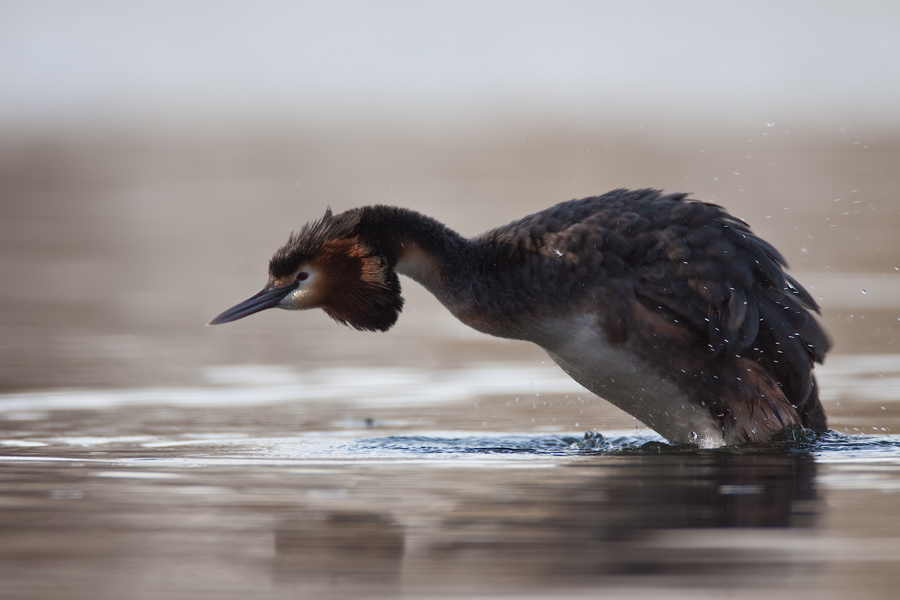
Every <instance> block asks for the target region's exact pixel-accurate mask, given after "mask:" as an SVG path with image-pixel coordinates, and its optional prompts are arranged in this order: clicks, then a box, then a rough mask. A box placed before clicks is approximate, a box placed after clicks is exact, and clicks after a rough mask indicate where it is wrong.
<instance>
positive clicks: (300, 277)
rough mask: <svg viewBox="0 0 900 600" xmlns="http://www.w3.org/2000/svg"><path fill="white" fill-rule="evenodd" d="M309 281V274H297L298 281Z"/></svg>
mask: <svg viewBox="0 0 900 600" xmlns="http://www.w3.org/2000/svg"><path fill="white" fill-rule="evenodd" d="M307 279H309V273H304V272H303V271H301V272H299V273H297V281H306V280H307Z"/></svg>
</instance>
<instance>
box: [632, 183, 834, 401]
mask: <svg viewBox="0 0 900 600" xmlns="http://www.w3.org/2000/svg"><path fill="white" fill-rule="evenodd" d="M655 203H656V206H655V207H654V209H648V210H646V211H645V212H644V214H647V215H651V217H650V219H649V220H650V221H651V222H650V224H649V227H648V228H647V229H646V230H645V231H644V232H642V233H639V234H638V235H637V237H638V238H641V240H642V241H641V244H640V245H641V246H642V247H644V248H646V249H648V252H646V253H645V254H644V257H643V258H642V260H641V261H639V263H637V264H635V265H634V267H635V272H636V274H637V285H636V286H635V291H636V293H637V294H638V296H639V297H640V298H642V299H643V301H644V302H645V303H648V304H651V305H657V306H659V307H662V308H663V309H665V310H668V311H670V312H671V313H673V314H674V315H677V317H679V318H682V319H685V320H686V321H687V322H689V323H690V324H691V325H692V326H693V327H694V328H696V329H697V330H698V331H701V332H704V333H705V335H706V338H707V341H708V344H709V348H710V352H711V353H712V354H713V355H721V354H722V353H729V354H732V355H735V356H742V357H744V358H750V359H752V360H754V361H755V362H757V363H758V364H760V365H761V366H762V367H763V368H764V369H765V370H766V371H767V372H769V373H770V374H772V375H773V377H774V378H775V380H776V381H777V382H778V383H779V385H780V386H781V388H782V390H783V391H784V393H785V395H786V396H787V398H788V400H790V402H791V403H792V404H793V405H794V406H797V407H803V405H804V404H805V403H806V402H807V400H809V399H810V394H811V393H812V392H813V389H814V380H813V378H812V366H813V362H814V361H816V362H821V361H822V359H823V358H824V356H825V353H826V352H827V351H828V349H829V348H830V345H831V344H830V342H829V340H828V337H827V336H826V334H825V332H824V331H823V330H822V329H821V327H820V326H819V324H818V323H817V322H816V320H815V319H814V318H813V317H812V315H811V314H810V313H811V311H815V312H818V310H819V308H818V306H817V304H816V302H815V301H814V300H813V298H812V297H811V296H810V295H809V293H808V292H807V291H806V290H804V289H803V287H802V286H801V285H800V284H799V283H797V281H796V280H794V279H793V278H792V277H790V276H789V275H787V274H786V273H785V272H784V270H783V267H785V266H786V263H785V260H784V258H783V257H782V256H781V254H780V253H779V252H778V251H777V250H776V249H775V248H773V247H772V246H771V245H770V244H768V243H767V242H765V241H763V240H762V239H760V238H758V237H756V236H755V235H754V234H753V233H752V232H751V230H750V228H749V227H748V226H747V224H746V223H744V222H743V221H741V220H739V219H737V218H735V217H732V216H731V215H729V214H727V213H726V212H725V211H724V210H723V209H722V208H721V207H719V206H716V205H713V204H706V203H702V202H696V201H690V200H687V199H686V197H685V196H683V195H670V196H660V197H657V198H656V199H655ZM622 234H623V235H627V232H622ZM816 402H817V401H816Z"/></svg>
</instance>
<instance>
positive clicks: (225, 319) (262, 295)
mask: <svg viewBox="0 0 900 600" xmlns="http://www.w3.org/2000/svg"><path fill="white" fill-rule="evenodd" d="M295 289H297V286H296V285H288V286H284V287H277V288H270V287H268V286H266V287H264V288H263V289H262V291H260V292H259V293H258V294H255V295H253V296H250V297H249V298H247V299H246V300H244V301H243V302H241V303H240V304H235V305H234V306H232V307H231V308H229V309H228V310H226V311H225V312H223V313H222V314H220V315H219V316H217V317H216V318H215V319H213V320H212V321H210V322H209V323H207V325H221V324H222V323H230V322H231V321H237V320H238V319H243V318H244V317H247V316H250V315H252V314H253V313H258V312H259V311H261V310H266V309H267V308H272V307H274V306H278V303H279V302H281V299H282V298H284V297H285V296H287V295H288V294H290V293H291V292H293V291H294V290H295Z"/></svg>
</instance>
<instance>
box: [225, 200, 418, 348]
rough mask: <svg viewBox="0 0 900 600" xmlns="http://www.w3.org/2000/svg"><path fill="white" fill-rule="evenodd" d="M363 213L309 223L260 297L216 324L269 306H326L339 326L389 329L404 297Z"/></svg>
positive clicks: (280, 258) (282, 254) (285, 249)
mask: <svg viewBox="0 0 900 600" xmlns="http://www.w3.org/2000/svg"><path fill="white" fill-rule="evenodd" d="M362 222H363V219H362V215H361V210H360V209H357V210H351V211H347V212H344V213H341V214H339V215H337V216H335V215H333V214H332V212H331V209H328V210H327V211H326V212H325V216H324V217H322V219H320V220H318V221H313V222H311V223H307V224H306V225H305V226H304V227H303V228H302V229H301V230H300V232H299V233H293V234H291V236H290V238H289V239H288V241H287V243H286V244H285V245H284V246H282V247H281V248H279V249H278V251H276V252H275V254H274V255H273V256H272V259H271V260H270V261H269V281H268V283H267V284H266V286H265V287H264V288H263V289H262V290H261V291H260V292H259V293H257V294H256V295H254V296H251V297H250V298H247V299H246V300H244V301H243V302H241V303H239V304H237V305H235V306H233V307H231V308H229V309H228V310H226V311H225V312H223V313H222V314H220V315H218V316H217V317H216V318H214V319H213V320H212V321H210V322H209V324H210V325H219V324H221V323H229V322H231V321H236V320H238V319H242V318H244V317H247V316H249V315H252V314H254V313H257V312H260V311H262V310H265V309H267V308H283V309H287V310H305V309H310V308H321V309H322V310H324V311H325V312H326V313H327V314H328V315H329V316H330V317H332V318H333V319H334V320H336V321H338V322H339V323H344V324H346V325H350V326H351V327H355V328H356V329H361V330H367V331H387V330H388V329H390V328H391V327H392V326H393V325H394V323H396V322H397V317H398V316H399V315H400V310H401V309H402V308H403V298H402V297H401V296H400V281H399V279H398V278H397V273H396V272H395V270H394V266H393V264H392V262H393V261H396V258H394V259H393V261H392V260H391V259H390V258H389V257H388V255H387V254H386V253H385V251H384V250H383V246H382V245H381V244H379V243H378V242H379V241H378V240H377V239H374V236H373V235H371V234H367V233H366V232H364V229H365V227H362V226H361V224H362Z"/></svg>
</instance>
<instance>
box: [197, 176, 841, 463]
mask: <svg viewBox="0 0 900 600" xmlns="http://www.w3.org/2000/svg"><path fill="white" fill-rule="evenodd" d="M784 266H785V261H784V259H783V258H782V256H781V255H780V254H779V253H778V251H777V250H775V249H774V248H773V247H772V246H771V245H769V244H768V243H766V242H765V241H763V240H761V239H760V238H758V237H756V236H755V235H753V233H752V232H751V231H750V228H749V227H748V226H747V225H746V224H745V223H744V222H742V221H740V220H739V219H736V218H734V217H732V216H730V215H728V214H727V213H726V212H725V211H724V210H723V209H722V208H720V207H718V206H715V205H712V204H706V203H703V202H698V201H695V200H690V199H688V198H687V197H686V195H683V194H671V195H662V194H661V193H660V192H657V191H654V190H637V191H628V190H616V191H613V192H610V193H608V194H604V195H602V196H596V197H591V198H584V199H581V200H572V201H569V202H563V203H560V204H557V205H556V206H553V207H551V208H548V209H546V210H544V211H541V212H538V213H535V214H533V215H529V216H527V217H525V218H523V219H520V220H518V221H514V222H512V223H510V224H508V225H504V226H502V227H499V228H497V229H494V230H491V231H488V232H486V233H484V234H481V235H479V236H476V237H474V238H471V239H466V238H464V237H462V236H460V235H459V234H457V233H456V232H454V231H452V230H450V229H449V228H447V227H446V226H444V225H442V224H441V223H439V222H437V221H435V220H434V219H431V218H429V217H426V216H424V215H421V214H419V213H416V212H414V211H411V210H407V209H402V208H396V207H387V206H369V207H363V208H359V209H353V210H350V211H347V212H344V213H341V214H338V215H333V214H331V212H330V211H329V212H328V213H326V215H325V217H323V218H322V219H321V220H319V221H316V222H313V223H310V224H307V225H306V226H305V227H304V228H303V229H301V231H300V232H299V233H297V234H293V235H292V236H291V238H290V239H289V241H288V243H287V244H285V246H283V247H282V248H281V249H279V250H278V251H277V252H276V253H275V255H274V256H273V257H272V260H271V262H270V264H269V283H268V284H267V285H266V287H265V288H264V289H263V291H262V292H260V293H259V294H257V295H256V296H254V297H253V298H250V299H248V300H247V301H245V302H243V303H241V304H239V305H237V306H235V307H234V308H232V309H229V310H228V311H226V312H225V313H223V314H222V315H220V316H219V317H217V318H216V319H214V320H213V321H212V323H213V324H217V323H224V322H228V321H232V320H235V319H238V318H242V317H244V316H247V315H249V314H252V313H253V312H257V311H259V310H262V309H265V308H270V307H279V308H287V309H306V308H322V309H323V310H325V312H326V313H328V314H329V315H330V316H332V317H333V318H334V319H336V320H337V321H339V322H342V323H346V324H348V325H351V326H353V327H356V328H357V329H363V330H374V331H386V330H387V329H389V328H390V327H391V326H392V325H393V324H394V323H395V322H396V320H397V318H398V316H399V313H400V311H401V309H402V307H403V300H402V298H401V295H400V282H399V279H398V277H397V274H398V273H399V274H403V275H408V276H409V277H411V278H412V279H414V280H416V281H418V282H419V283H421V284H422V285H424V286H425V287H426V288H427V289H428V290H429V291H431V292H432V293H433V294H434V295H435V296H436V297H437V298H438V299H439V300H440V301H441V303H442V304H444V306H446V307H447V308H448V309H449V310H450V311H451V312H452V313H453V314H454V315H455V316H456V317H457V318H459V319H460V320H461V321H462V322H464V323H466V324H467V325H470V326H472V327H474V328H475V329H478V330H480V331H484V332H486V333H489V334H492V335H497V336H500V337H506V338H514V339H522V340H527V341H531V342H534V343H536V344H538V345H540V346H541V347H543V348H544V349H545V350H546V351H547V352H548V353H549V354H550V356H551V357H552V358H553V359H554V360H555V361H556V362H557V363H558V364H559V365H560V366H561V367H562V368H563V369H564V370H565V371H566V372H567V373H569V374H570V375H571V376H572V377H573V378H574V379H576V380H577V381H579V382H580V383H581V384H582V385H584V386H585V387H587V388H588V389H590V390H591V391H593V392H595V393H596V394H598V395H599V396H601V397H603V398H605V399H607V400H609V401H610V402H612V403H613V404H616V405H617V406H619V407H620V408H622V409H623V410H625V411H626V412H629V413H631V414H632V415H634V416H635V417H636V418H638V419H639V420H641V421H642V422H644V423H645V424H647V425H648V426H650V427H651V428H653V429H655V430H656V431H658V432H659V433H661V434H662V435H663V436H665V437H666V438H668V439H670V440H672V441H675V442H681V443H694V444H698V445H701V446H720V445H733V444H742V443H747V442H758V443H766V442H769V441H770V440H771V438H772V436H775V435H777V434H779V433H780V432H782V431H783V430H785V429H788V428H792V427H794V426H804V427H808V428H810V429H813V430H815V431H824V430H825V429H826V419H825V414H824V411H823V410H822V406H821V403H820V402H819V399H818V394H817V390H816V386H815V379H814V377H813V374H812V370H813V363H814V362H821V361H822V359H823V357H824V355H825V352H827V350H828V348H829V345H830V344H829V341H828V338H827V337H826V335H825V333H824V332H823V331H822V329H821V328H820V326H819V325H818V323H817V322H816V320H815V319H814V318H813V317H812V315H811V314H810V313H811V311H816V312H817V311H818V307H817V306H816V303H815V301H814V300H813V299H812V298H811V297H810V295H809V294H808V293H807V292H806V291H805V290H804V289H803V288H802V286H800V284H799V283H797V282H796V281H795V280H794V279H793V278H791V277H790V276H789V275H787V274H786V273H785V272H784V270H783V267H784Z"/></svg>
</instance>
